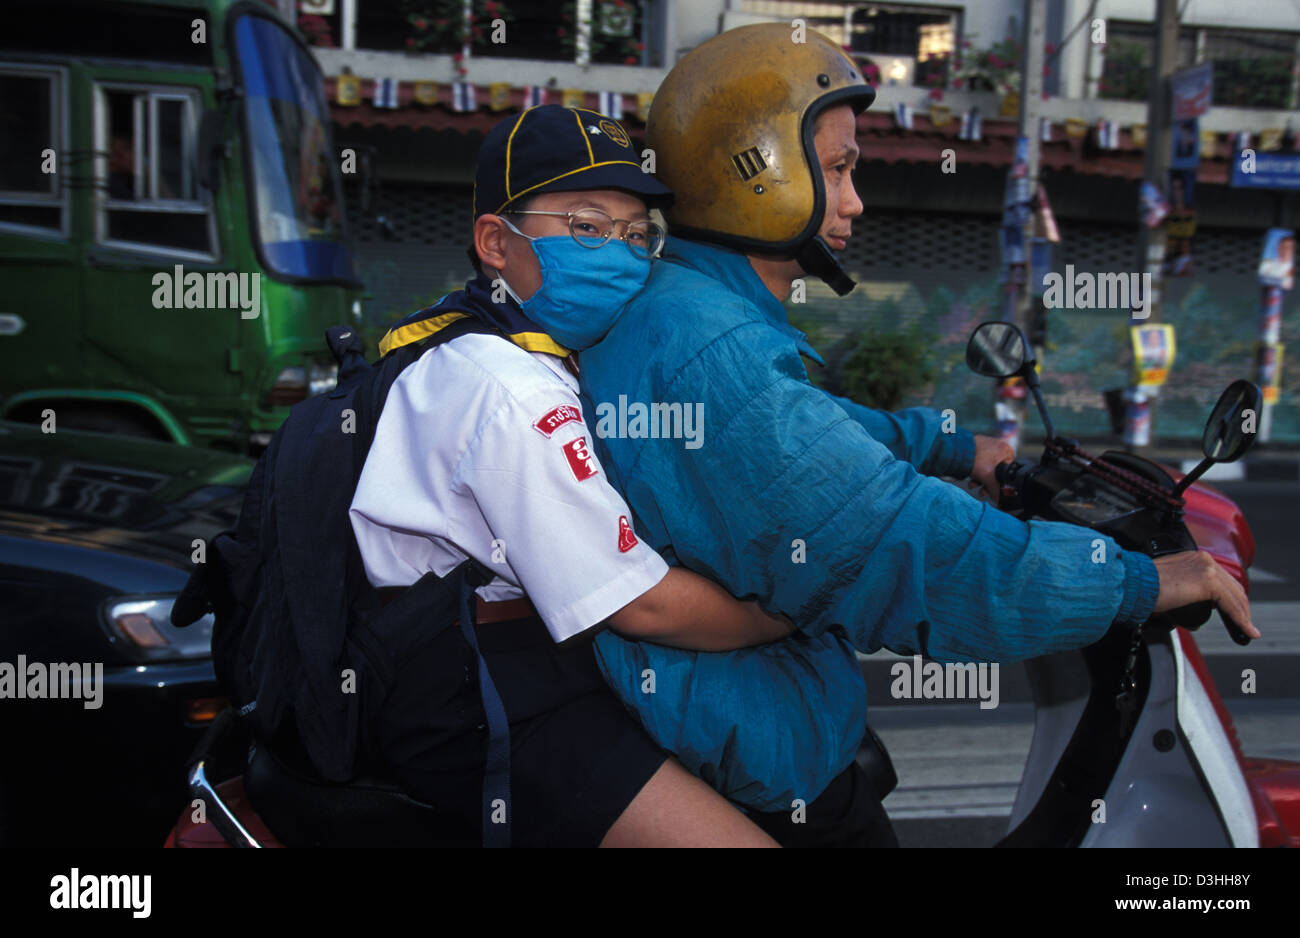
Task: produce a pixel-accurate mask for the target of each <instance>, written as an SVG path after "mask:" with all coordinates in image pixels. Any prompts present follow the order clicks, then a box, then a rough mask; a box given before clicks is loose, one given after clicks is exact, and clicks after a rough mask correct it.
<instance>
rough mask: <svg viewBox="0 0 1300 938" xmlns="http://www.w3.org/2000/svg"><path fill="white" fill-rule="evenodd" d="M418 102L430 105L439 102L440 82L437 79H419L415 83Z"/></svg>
mask: <svg viewBox="0 0 1300 938" xmlns="http://www.w3.org/2000/svg"><path fill="white" fill-rule="evenodd" d="M413 100H414V101H415V103H416V104H420V105H423V106H424V107H429V106H431V105H434V104H437V103H438V83H437V82H436V81H417V82H416V83H415V96H414V99H413Z"/></svg>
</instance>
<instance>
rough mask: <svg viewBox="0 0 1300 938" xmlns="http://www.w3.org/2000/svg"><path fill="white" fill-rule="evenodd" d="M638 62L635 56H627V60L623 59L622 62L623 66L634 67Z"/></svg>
mask: <svg viewBox="0 0 1300 938" xmlns="http://www.w3.org/2000/svg"><path fill="white" fill-rule="evenodd" d="M639 61H641V60H640V59H638V58H637V57H636V56H635V55H629V56H628V57H627V58H625V59H624V60H623V64H624V65H636V64H637V63H638V62H639Z"/></svg>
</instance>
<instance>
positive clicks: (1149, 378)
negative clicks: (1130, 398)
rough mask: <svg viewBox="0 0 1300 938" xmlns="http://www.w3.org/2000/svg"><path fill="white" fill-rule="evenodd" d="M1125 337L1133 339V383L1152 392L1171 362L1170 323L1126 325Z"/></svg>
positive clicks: (1171, 341)
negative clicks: (1127, 332) (1126, 332)
mask: <svg viewBox="0 0 1300 938" xmlns="http://www.w3.org/2000/svg"><path fill="white" fill-rule="evenodd" d="M1129 340H1130V341H1131V342H1132V343H1133V383H1134V384H1135V385H1137V386H1138V388H1139V389H1140V390H1142V391H1145V392H1146V393H1148V394H1151V393H1154V392H1155V389H1156V388H1158V387H1160V386H1161V385H1162V384H1164V383H1165V381H1166V380H1167V379H1168V378H1169V370H1170V369H1171V368H1173V366H1174V354H1175V352H1176V351H1177V345H1176V343H1175V340H1174V327H1173V326H1171V325H1170V324H1168V323H1156V324H1153V325H1147V326H1130V327H1129Z"/></svg>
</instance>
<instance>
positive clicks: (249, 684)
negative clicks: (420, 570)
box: [172, 317, 510, 846]
mask: <svg viewBox="0 0 1300 938" xmlns="http://www.w3.org/2000/svg"><path fill="white" fill-rule="evenodd" d="M470 332H480V333H495V332H496V330H494V329H492V328H491V327H489V326H487V325H485V324H483V323H482V322H481V321H480V320H478V319H475V318H473V317H468V318H466V319H461V320H457V321H456V322H453V323H452V324H451V325H450V326H447V327H445V328H443V329H442V330H440V331H439V332H437V333H435V334H434V335H433V336H431V337H429V338H428V339H426V340H424V341H423V342H419V343H414V344H410V345H405V346H401V347H399V348H396V349H393V350H392V351H391V352H390V353H389V354H388V355H386V356H385V357H384V358H383V359H382V360H380V361H379V362H376V363H375V364H373V365H372V364H368V363H367V362H366V360H365V356H364V354H363V352H362V346H361V340H360V338H359V337H358V336H357V334H356V331H355V330H353V329H349V328H347V327H338V326H336V327H334V328H332V329H330V330H329V331H328V332H327V333H326V340H327V342H328V343H329V347H330V350H331V351H332V352H333V353H334V356H335V358H336V359H337V360H338V363H339V376H338V384H337V386H336V387H335V388H334V389H333V390H332V391H329V392H326V393H323V394H320V395H317V396H316V397H313V398H310V399H308V400H306V401H303V402H302V403H300V404H297V405H296V406H294V407H293V408H292V409H291V411H290V412H289V417H288V419H287V420H286V421H285V422H284V424H283V425H282V426H281V427H280V428H279V430H277V431H276V433H275V434H274V436H273V437H272V438H271V442H270V445H269V446H268V447H267V449H266V452H265V453H263V454H262V456H261V458H260V459H259V460H258V462H257V465H256V466H255V467H254V469H253V472H252V475H251V477H250V479H249V482H248V489H247V491H246V493H245V496H244V502H243V506H242V509H241V512H240V516H239V521H238V522H237V524H236V526H235V528H234V530H230V531H224V532H222V533H221V534H219V535H217V536H216V537H215V538H214V539H213V540H212V542H211V544H209V545H208V549H207V556H206V562H205V563H201V564H198V565H197V566H196V568H195V570H194V572H193V574H192V575H191V576H190V579H189V582H188V583H187V584H186V586H185V588H184V590H183V591H182V592H181V594H180V596H179V597H178V598H177V601H176V603H175V605H174V607H173V610H172V623H173V624H174V625H177V626H183V625H188V624H190V623H192V622H194V621H196V620H197V619H198V618H200V617H201V616H202V615H204V614H205V613H207V612H209V611H210V612H212V613H213V614H214V619H215V625H214V628H213V633H212V659H213V667H214V669H215V671H216V676H217V680H218V682H219V684H220V685H221V687H222V689H223V691H224V692H225V694H226V695H227V696H228V697H229V698H230V701H231V703H232V706H233V707H235V708H236V709H237V711H238V713H239V714H240V716H241V717H242V718H243V720H244V721H245V722H246V723H247V724H248V727H249V729H250V731H251V733H252V735H253V737H254V739H255V740H258V741H260V742H262V743H263V744H266V743H268V742H269V741H272V740H276V739H284V738H285V737H286V734H287V735H288V736H289V738H296V740H297V743H298V744H299V746H300V751H301V752H302V753H304V754H305V755H306V757H307V758H308V759H309V760H310V762H311V765H312V767H313V768H314V770H315V772H316V773H318V774H319V776H320V777H321V778H322V779H324V780H325V781H328V782H335V783H343V782H347V781H349V780H350V779H353V778H355V777H356V776H358V775H360V774H363V773H367V772H369V771H371V770H372V768H373V766H374V765H376V764H380V763H382V761H383V749H384V747H385V740H384V738H383V733H384V729H383V725H384V723H385V719H386V714H385V708H386V707H400V706H403V703H404V702H405V703H409V702H410V701H411V700H412V699H413V695H414V694H422V693H426V692H427V693H428V694H429V695H431V697H432V698H436V697H437V695H438V694H439V688H436V687H425V688H421V687H420V686H419V685H418V682H415V681H411V680H409V679H408V680H407V681H406V682H405V683H404V684H403V685H402V686H400V687H399V686H398V683H399V682H398V681H397V677H398V675H399V672H401V670H402V668H403V666H404V664H405V663H406V662H407V661H408V660H411V658H412V657H413V655H412V650H413V649H414V648H416V647H417V646H419V645H421V643H426V644H427V642H428V641H429V640H430V638H431V637H432V636H436V635H437V634H439V633H440V632H441V631H442V630H444V629H446V628H449V627H450V626H451V625H452V624H453V623H455V622H458V621H459V623H460V626H461V632H462V635H463V637H464V640H465V643H466V644H468V645H469V647H470V648H471V649H472V650H473V659H474V660H476V661H477V670H478V685H479V690H480V696H481V699H482V703H483V708H484V711H485V713H486V716H487V721H486V722H487V729H488V749H487V765H486V766H485V772H484V784H483V805H484V814H483V817H484V824H483V831H484V842H485V844H487V845H494V846H497V845H499V846H505V845H508V844H509V836H510V834H509V823H508V820H507V823H505V824H500V823H497V824H490V823H488V818H489V816H490V815H491V813H492V812H491V808H490V806H491V805H492V804H493V802H494V801H495V800H496V799H504V800H505V801H506V802H508V800H509V768H510V743H509V728H508V724H507V721H506V715H505V709H504V707H503V706H502V703H501V698H500V695H499V694H498V693H497V691H496V688H495V686H494V685H493V683H492V679H491V676H490V675H489V674H488V672H487V668H486V666H485V664H484V662H483V658H482V656H481V655H480V654H479V652H478V643H477V639H476V636H475V632H474V620H473V613H474V588H475V587H476V586H479V585H482V584H484V583H486V582H488V581H489V580H490V579H491V578H492V575H491V573H490V572H489V571H487V570H486V569H485V568H483V567H482V566H481V565H480V564H478V563H477V562H475V561H473V560H469V561H466V562H465V563H463V564H461V565H460V566H458V567H457V568H456V569H455V570H453V571H452V572H451V573H449V574H448V575H447V576H445V577H441V578H440V577H437V576H435V575H434V574H432V573H429V574H426V575H425V576H424V577H423V578H422V579H421V580H420V581H419V582H417V583H415V584H414V585H412V586H409V587H406V588H404V589H402V590H378V589H376V588H375V587H373V586H371V585H370V583H369V581H368V580H367V579H366V575H365V570H364V567H363V565H362V562H361V555H360V551H359V550H358V548H357V544H356V539H355V537H354V535H353V533H352V526H351V523H350V521H349V518H348V508H349V506H350V505H351V503H352V497H353V494H354V492H355V490H356V486H357V482H358V481H359V479H360V476H361V469H362V467H363V465H364V464H365V459H366V455H367V453H368V452H369V450H370V446H371V443H372V442H373V440H374V434H375V428H376V426H377V424H378V422H379V415H380V411H381V410H382V409H383V405H384V400H385V398H386V397H387V394H388V390H389V388H390V387H392V384H393V382H394V381H395V380H396V379H397V376H398V375H399V374H401V372H402V371H403V370H404V369H405V368H406V367H407V366H409V365H411V364H412V363H414V362H415V361H416V360H417V359H418V358H419V357H420V356H421V355H423V354H425V353H427V352H429V351H430V350H432V349H433V348H435V347H436V346H438V345H440V344H442V343H444V342H447V341H449V340H451V339H454V338H456V337H458V336H461V335H465V334H466V333H470ZM394 594H398V595H394ZM466 668H468V664H467V665H466ZM453 670H454V671H455V672H456V673H457V674H459V669H453ZM465 677H466V678H468V674H466V675H465ZM411 730H412V727H411V726H410V725H407V726H405V727H403V729H402V732H405V733H406V734H407V736H408V737H409V735H410V732H411ZM435 732H436V730H435ZM507 818H508V815H507Z"/></svg>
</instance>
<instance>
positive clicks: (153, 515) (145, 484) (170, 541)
mask: <svg viewBox="0 0 1300 938" xmlns="http://www.w3.org/2000/svg"><path fill="white" fill-rule="evenodd" d="M252 467H253V462H252V460H249V459H245V458H243V457H241V456H234V455H230V454H226V453H219V452H215V451H212V450H204V449H197V448H194V447H189V446H177V445H175V444H171V443H156V442H153V441H149V440H141V439H136V438H132V437H120V436H110V435H107V434H100V433H85V432H81V431H74V430H59V431H57V432H55V433H43V432H41V430H40V429H39V428H37V427H34V426H30V425H26V424H16V423H10V422H7V421H0V536H9V537H19V538H31V539H34V540H39V541H48V542H55V543H63V544H73V545H77V546H83V547H93V548H99V549H103V550H110V551H113V552H115V553H120V554H126V555H130V556H135V557H141V558H148V559H152V560H156V561H161V562H163V563H167V564H169V565H171V566H176V567H179V568H181V569H192V562H191V554H192V552H193V550H194V541H195V539H201V540H203V541H205V542H206V541H208V540H210V539H211V538H212V537H213V536H214V535H215V534H217V533H218V532H220V531H222V530H225V529H226V528H232V527H234V525H235V521H236V520H237V519H238V517H239V509H240V505H241V503H242V500H243V493H244V487H245V485H246V484H247V482H248V477H249V474H250V472H251V471H252Z"/></svg>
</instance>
